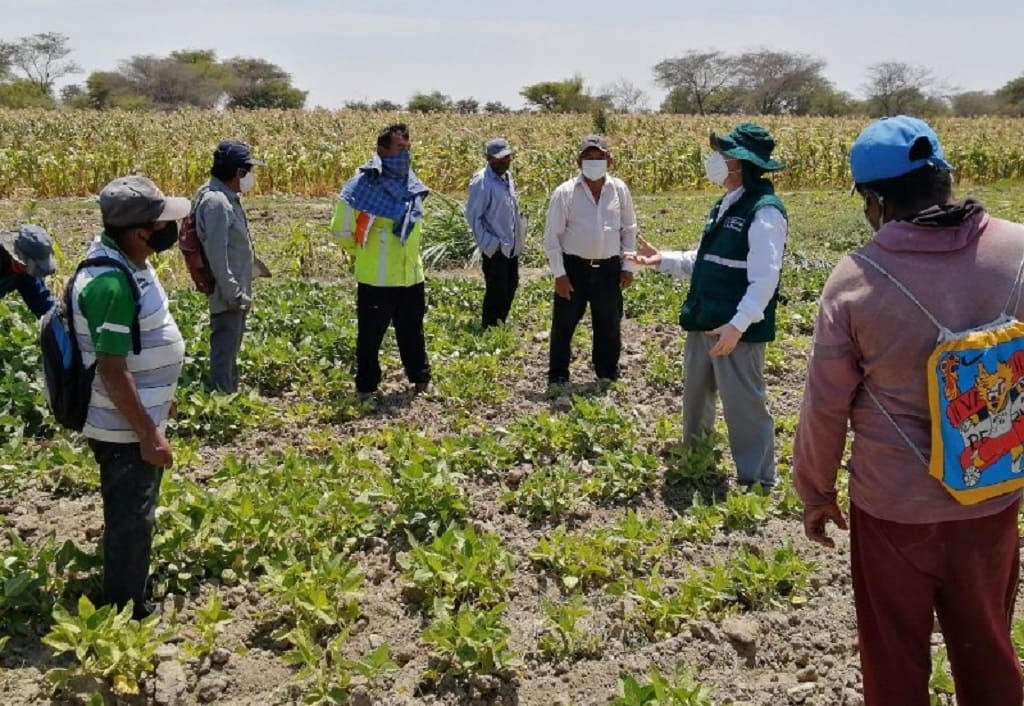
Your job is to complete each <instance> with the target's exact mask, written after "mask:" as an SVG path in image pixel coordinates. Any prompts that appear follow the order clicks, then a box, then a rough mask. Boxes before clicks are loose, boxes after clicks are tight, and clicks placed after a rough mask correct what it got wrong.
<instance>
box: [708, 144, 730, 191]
mask: <svg viewBox="0 0 1024 706" xmlns="http://www.w3.org/2000/svg"><path fill="white" fill-rule="evenodd" d="M704 174H705V176H707V178H708V181H710V182H711V183H712V184H718V185H723V184H725V180H726V179H728V178H729V165H728V164H726V162H725V157H723V156H722V153H721V152H712V153H711V154H709V155H708V158H707V159H705V160H704Z"/></svg>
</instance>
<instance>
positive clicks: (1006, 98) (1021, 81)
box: [996, 74, 1024, 117]
mask: <svg viewBox="0 0 1024 706" xmlns="http://www.w3.org/2000/svg"><path fill="white" fill-rule="evenodd" d="M996 98H997V99H998V101H999V104H1000V110H1001V111H1002V112H1004V113H1006V114H1007V115H1016V116H1018V117H1022V116H1024V74H1021V75H1020V76H1018V77H1017V78H1015V79H1013V80H1012V81H1008V82H1007V83H1006V85H1004V86H1003V87H1002V88H1000V89H999V90H998V91H996Z"/></svg>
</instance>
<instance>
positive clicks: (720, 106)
mask: <svg viewBox="0 0 1024 706" xmlns="http://www.w3.org/2000/svg"><path fill="white" fill-rule="evenodd" d="M738 70H739V67H738V66H737V62H736V59H735V57H731V56H729V55H727V54H725V53H723V52H720V51H707V52H702V51H696V50H690V51H688V52H686V53H685V54H683V55H682V56H680V57H676V58H674V59H665V60H664V61H660V62H658V63H657V64H655V66H654V80H655V82H656V83H657V84H658V85H660V86H661V87H662V88H665V89H667V90H668V92H669V94H668V96H667V97H666V98H665V102H664V103H662V106H661V109H662V112H666V113H696V114H698V115H706V114H708V113H717V112H725V113H727V112H732V110H731V109H732V108H733V107H734V101H735V98H736V97H735V94H734V90H733V89H734V88H735V81H736V77H737V72H738Z"/></svg>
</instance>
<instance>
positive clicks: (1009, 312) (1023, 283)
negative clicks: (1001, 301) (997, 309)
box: [1003, 256, 1024, 316]
mask: <svg viewBox="0 0 1024 706" xmlns="http://www.w3.org/2000/svg"><path fill="white" fill-rule="evenodd" d="M1015 290H1016V292H1017V297H1016V299H1014V296H1013V292H1014V291H1015ZM1021 292H1024V256H1022V257H1021V259H1020V265H1018V266H1017V277H1016V278H1015V279H1014V280H1013V287H1011V288H1010V293H1009V294H1008V295H1007V297H1006V305H1005V306H1003V315H1005V316H1013V315H1014V312H1016V311H1017V309H1018V307H1020V295H1021ZM1011 301H1013V308H1012V309H1011V308H1010V302H1011Z"/></svg>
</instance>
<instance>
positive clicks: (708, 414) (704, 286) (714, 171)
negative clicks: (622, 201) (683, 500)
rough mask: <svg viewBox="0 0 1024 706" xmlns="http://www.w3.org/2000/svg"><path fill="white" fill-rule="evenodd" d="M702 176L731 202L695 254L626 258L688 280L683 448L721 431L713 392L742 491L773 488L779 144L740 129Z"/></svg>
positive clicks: (714, 215)
mask: <svg viewBox="0 0 1024 706" xmlns="http://www.w3.org/2000/svg"><path fill="white" fill-rule="evenodd" d="M711 148H712V150H713V151H712V152H711V154H710V155H709V156H708V158H707V160H706V162H705V165H704V168H705V173H706V175H707V178H708V181H710V182H711V183H713V184H715V185H718V186H722V187H724V188H725V190H726V194H725V195H724V196H723V197H721V198H720V199H718V201H716V202H715V205H714V206H713V207H712V208H711V213H710V214H709V215H708V218H707V222H706V223H705V226H704V231H703V233H702V234H701V238H700V244H699V245H698V246H697V248H696V249H695V250H687V251H685V252H683V251H675V252H672V251H665V252H659V251H658V249H657V248H655V247H653V246H652V245H651V244H650V243H648V242H646V241H645V240H643V238H638V243H639V245H640V248H639V249H638V250H637V252H636V253H634V254H632V255H627V258H628V259H632V260H633V261H634V262H636V263H637V264H640V265H647V266H652V267H657V269H658V271H659V272H665V273H668V274H670V275H673V276H675V277H682V278H689V279H690V290H689V292H688V293H687V296H686V300H685V301H684V302H683V308H682V312H681V313H680V316H679V323H680V325H681V326H682V327H683V329H685V330H686V331H687V336H686V346H685V350H684V365H685V371H686V383H685V387H684V388H683V442H684V443H685V444H692V443H693V442H694V441H696V440H697V439H699V438H701V437H702V436H704V435H706V434H707V433H709V432H710V431H711V430H712V429H713V428H714V421H715V392H716V391H717V392H718V394H719V395H720V396H721V398H722V410H723V412H724V413H725V422H726V425H727V427H728V429H729V447H730V448H731V450H732V456H733V459H734V460H735V462H736V470H737V474H738V476H739V482H740V484H741V485H743V486H745V487H752V486H754V485H759V486H761V488H762V489H764V490H769V489H771V488H772V487H774V486H775V483H776V473H775V424H774V422H773V421H772V417H771V415H770V414H769V412H768V407H767V405H766V403H765V400H766V396H767V395H766V390H765V384H764V356H765V344H767V343H768V342H769V341H772V340H774V339H775V308H776V306H777V305H778V300H779V275H780V273H781V271H782V255H783V251H784V250H785V246H786V234H787V231H788V223H787V220H786V209H785V207H784V206H783V205H782V201H781V200H780V199H779V197H778V196H776V195H775V189H774V187H773V186H772V183H771V182H770V181H768V179H766V178H765V175H766V174H767V173H769V172H774V171H778V170H780V169H782V168H783V164H782V162H779V161H777V160H775V159H772V156H771V155H772V152H773V151H774V149H775V140H774V139H772V136H771V135H770V134H769V133H768V131H767V130H765V129H764V128H763V127H761V126H760V125H755V124H753V123H741V124H739V125H737V126H736V128H735V129H734V130H733V131H732V132H730V133H729V134H728V135H726V136H720V135H716V134H714V133H712V134H711Z"/></svg>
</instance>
